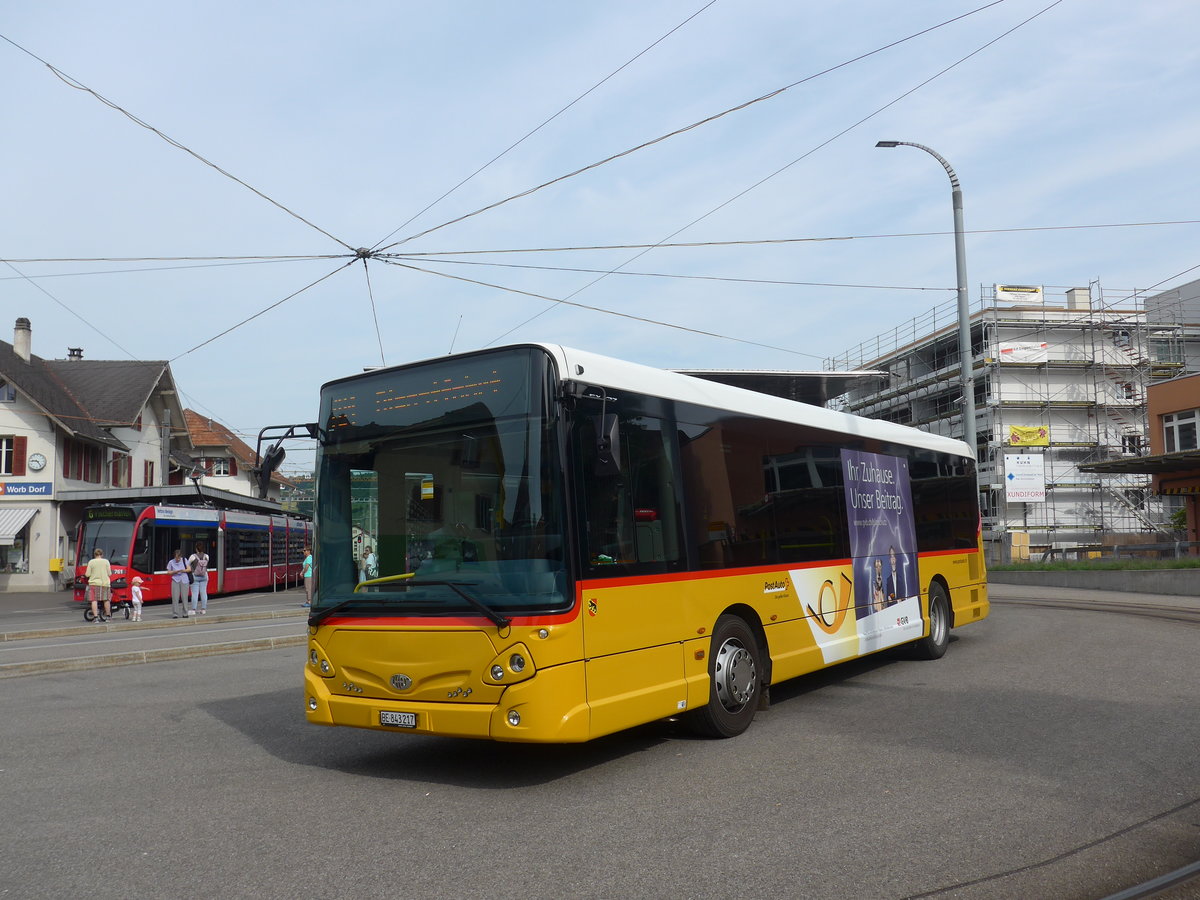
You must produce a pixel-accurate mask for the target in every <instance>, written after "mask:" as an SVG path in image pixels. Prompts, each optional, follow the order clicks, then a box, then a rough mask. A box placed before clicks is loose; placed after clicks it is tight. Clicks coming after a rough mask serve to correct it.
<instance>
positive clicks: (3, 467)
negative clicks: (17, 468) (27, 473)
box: [0, 436, 17, 475]
mask: <svg viewBox="0 0 1200 900" xmlns="http://www.w3.org/2000/svg"><path fill="white" fill-rule="evenodd" d="M16 442H17V439H16V438H15V437H12V436H9V437H0V475H12V474H14V473H13V463H14V461H15V460H16V458H17V448H16Z"/></svg>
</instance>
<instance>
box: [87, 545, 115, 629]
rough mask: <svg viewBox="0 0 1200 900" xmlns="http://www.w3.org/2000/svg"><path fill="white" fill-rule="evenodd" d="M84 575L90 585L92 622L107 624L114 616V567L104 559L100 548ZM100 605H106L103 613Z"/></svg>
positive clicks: (88, 593) (88, 592)
mask: <svg viewBox="0 0 1200 900" xmlns="http://www.w3.org/2000/svg"><path fill="white" fill-rule="evenodd" d="M84 575H85V577H86V578H87V584H88V586H87V597H88V600H89V601H90V602H91V604H92V621H93V622H95V623H96V624H100V623H101V622H106V621H108V617H109V616H110V615H112V566H111V565H109V562H108V560H107V559H105V558H104V551H103V550H101V549H100V548H99V547H97V548H96V550H95V552H94V553H93V554H92V558H91V559H89V560H88V564H87V570H86V572H85V573H84ZM100 603H103V604H104V612H103V613H101V612H100V610H99V606H98V605H99V604H100Z"/></svg>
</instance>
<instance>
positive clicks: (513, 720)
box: [508, 709, 521, 728]
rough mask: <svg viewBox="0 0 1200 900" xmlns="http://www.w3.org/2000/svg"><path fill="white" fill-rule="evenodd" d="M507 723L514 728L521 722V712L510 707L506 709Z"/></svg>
mask: <svg viewBox="0 0 1200 900" xmlns="http://www.w3.org/2000/svg"><path fill="white" fill-rule="evenodd" d="M508 724H509V725H511V726H512V727H513V728H516V727H517V726H518V725H520V724H521V714H520V713H519V712H517V711H516V710H515V709H510V710H509V711H508Z"/></svg>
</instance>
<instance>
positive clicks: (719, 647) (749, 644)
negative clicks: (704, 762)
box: [689, 615, 762, 737]
mask: <svg viewBox="0 0 1200 900" xmlns="http://www.w3.org/2000/svg"><path fill="white" fill-rule="evenodd" d="M708 679H709V692H708V703H706V704H705V705H704V706H702V707H700V708H699V709H696V710H694V711H693V712H692V713H691V715H690V717H689V724H690V726H691V728H692V730H693V731H695V732H697V733H698V734H703V735H706V736H708V737H734V736H735V735H739V734H741V733H742V732H743V731H745V730H746V729H747V728H749V727H750V722H751V721H752V720H753V719H754V711H755V710H756V709H757V708H758V699H759V695H760V693H761V692H762V663H761V661H760V658H759V647H758V640H757V639H756V638H755V636H754V632H753V631H752V630H751V629H750V626H749V625H747V624H746V623H745V621H743V620H742V619H740V618H738V617H737V616H733V615H723V616H721V617H720V618H719V619H717V624H716V625H715V626H714V627H713V635H712V644H711V646H710V650H709V655H708Z"/></svg>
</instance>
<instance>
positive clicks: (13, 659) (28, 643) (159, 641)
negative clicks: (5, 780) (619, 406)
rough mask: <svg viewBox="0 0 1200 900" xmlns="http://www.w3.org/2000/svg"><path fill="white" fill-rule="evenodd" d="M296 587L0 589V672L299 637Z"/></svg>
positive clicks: (1127, 596)
mask: <svg viewBox="0 0 1200 900" xmlns="http://www.w3.org/2000/svg"><path fill="white" fill-rule="evenodd" d="M989 596H990V597H991V599H992V600H993V601H995V602H997V603H1003V602H1004V601H1006V600H1008V601H1013V602H1018V603H1019V602H1021V601H1031V600H1036V601H1041V602H1046V601H1054V602H1058V603H1061V604H1063V605H1070V604H1073V603H1102V604H1112V605H1113V607H1114V612H1116V611H1123V609H1122V608H1124V607H1128V606H1147V605H1150V606H1154V607H1161V608H1162V609H1164V610H1176V609H1182V610H1193V611H1194V610H1200V597H1182V596H1178V595H1168V594H1134V593H1128V592H1125V591H1095V590H1084V589H1071V588H1062V587H1038V586H1032V585H1013V584H992V585H990V586H989ZM303 602H304V592H303V591H302V590H301V589H299V588H291V589H288V590H282V591H275V592H262V593H243V594H229V595H219V596H214V597H210V598H209V602H208V612H207V614H206V615H204V616H196V617H191V618H185V619H175V618H172V615H171V604H170V602H169V601H158V602H156V603H151V604H147V605H146V606H145V608H144V611H143V614H142V621H140V622H133V621H130V620H128V619H125V618H124V616H123V615H122V614H121V613H119V612H118V614H117V616H116V617H114V618H110V619H109V620H108V621H107V622H106V623H103V624H96V623H90V622H87V621H85V620H84V617H83V611H84V604H82V603H77V602H76V601H75V600H74V599H73V595H72V593H71V592H70V591H57V592H46V593H14V592H3V593H0V678H5V677H12V676H16V675H33V674H38V673H42V672H56V671H59V672H61V671H73V670H79V669H95V668H103V667H109V666H121V665H134V664H138V663H146V662H154V661H158V660H166V659H182V658H185V657H190V656H212V655H216V654H221V653H242V652H246V651H251V650H266V649H271V648H274V647H290V646H298V645H301V644H303V643H304V642H305V616H306V610H305V609H304V608H303V607H302V606H301V604H302V603H303Z"/></svg>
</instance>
